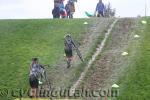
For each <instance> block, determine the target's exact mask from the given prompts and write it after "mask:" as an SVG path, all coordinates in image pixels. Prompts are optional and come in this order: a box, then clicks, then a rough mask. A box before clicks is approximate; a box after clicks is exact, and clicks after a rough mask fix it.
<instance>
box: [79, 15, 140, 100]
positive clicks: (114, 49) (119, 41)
mask: <svg viewBox="0 0 150 100" xmlns="http://www.w3.org/2000/svg"><path fill="white" fill-rule="evenodd" d="M136 25H137V19H134V18H123V19H120V20H119V21H118V22H117V23H116V25H115V27H114V29H113V31H112V32H111V36H110V37H109V39H108V42H107V45H106V47H105V50H104V51H103V52H102V54H101V55H100V56H99V57H98V59H96V61H95V62H94V64H93V65H92V68H91V69H90V71H88V73H87V75H86V77H85V78H84V80H83V81H84V83H83V84H81V85H80V86H79V87H78V88H85V89H90V90H97V89H106V90H108V89H111V86H112V85H113V84H114V83H115V82H116V81H117V80H118V78H119V76H120V75H122V73H124V72H125V70H126V68H127V67H128V64H129V62H130V61H129V58H128V56H122V55H121V53H122V52H124V51H126V50H128V46H129V44H130V43H131V42H132V41H133V40H134V33H133V32H132V31H133V29H134V28H136V27H137V26H136ZM129 56H130V55H129ZM95 99H96V100H99V99H98V98H92V99H91V98H86V100H95ZM100 100H101V99H100Z"/></svg>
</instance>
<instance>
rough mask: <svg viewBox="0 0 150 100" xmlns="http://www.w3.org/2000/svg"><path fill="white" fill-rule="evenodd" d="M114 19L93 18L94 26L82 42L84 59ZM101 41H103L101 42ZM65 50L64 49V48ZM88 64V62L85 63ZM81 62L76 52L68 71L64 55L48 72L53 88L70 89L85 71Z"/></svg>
mask: <svg viewBox="0 0 150 100" xmlns="http://www.w3.org/2000/svg"><path fill="white" fill-rule="evenodd" d="M113 20H114V19H113V18H93V19H91V21H92V24H89V25H88V26H87V27H86V29H85V34H84V37H83V38H82V40H81V41H80V46H79V50H80V51H81V53H82V55H83V58H87V57H88V56H89V55H90V53H91V52H92V50H93V48H94V47H95V44H96V43H97V41H98V39H100V38H99V37H101V38H103V36H104V31H106V29H107V28H108V27H109V25H110V24H111V23H112V22H113ZM99 41H101V40H99ZM62 50H63V48H62ZM85 62H87V61H85ZM81 63H82V62H81V61H80V59H79V58H78V56H77V55H76V52H74V58H73V62H72V66H71V67H70V68H69V69H67V65H66V62H65V59H64V56H63V55H62V56H61V57H60V58H59V59H58V61H57V64H56V65H54V66H55V67H53V68H49V69H48V70H47V77H48V80H49V81H50V82H51V86H52V87H53V88H64V89H66V88H68V87H70V86H72V84H73V83H74V82H75V81H76V80H77V79H78V78H79V76H80V74H81V72H82V71H83V70H84V66H81ZM82 67H83V68H82Z"/></svg>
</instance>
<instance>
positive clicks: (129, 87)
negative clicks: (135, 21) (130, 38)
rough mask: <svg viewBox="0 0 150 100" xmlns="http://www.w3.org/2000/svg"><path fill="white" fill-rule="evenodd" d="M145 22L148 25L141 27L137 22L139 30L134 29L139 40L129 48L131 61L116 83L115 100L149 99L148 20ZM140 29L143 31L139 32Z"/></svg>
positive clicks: (149, 47) (149, 25) (149, 19)
mask: <svg viewBox="0 0 150 100" xmlns="http://www.w3.org/2000/svg"><path fill="white" fill-rule="evenodd" d="M145 20H147V22H148V24H147V25H142V24H141V23H140V22H139V25H138V26H139V28H138V29H136V32H137V34H139V35H140V36H141V37H140V39H139V40H137V41H135V43H132V45H131V46H130V47H131V48H130V49H129V51H130V53H132V54H131V55H130V57H131V58H129V59H130V60H131V61H130V63H129V65H128V69H127V71H126V72H125V73H124V75H123V76H122V77H120V80H119V81H118V84H120V96H119V97H118V99H117V100H149V99H150V95H149V93H150V89H149V88H150V63H149V62H150V34H149V32H150V28H149V27H150V18H145ZM141 29H144V31H143V32H141ZM133 50H134V51H133ZM133 52H134V53H133Z"/></svg>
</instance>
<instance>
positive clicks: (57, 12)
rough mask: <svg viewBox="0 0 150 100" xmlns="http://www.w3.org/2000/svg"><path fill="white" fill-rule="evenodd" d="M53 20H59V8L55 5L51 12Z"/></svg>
mask: <svg viewBox="0 0 150 100" xmlns="http://www.w3.org/2000/svg"><path fill="white" fill-rule="evenodd" d="M52 14H53V18H60V8H59V7H58V6H57V5H55V6H54V9H53V10H52Z"/></svg>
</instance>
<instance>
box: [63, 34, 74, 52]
mask: <svg viewBox="0 0 150 100" xmlns="http://www.w3.org/2000/svg"><path fill="white" fill-rule="evenodd" d="M64 44H65V49H67V50H68V49H69V50H70V49H71V50H72V47H73V43H72V38H71V37H70V36H66V37H65V38H64Z"/></svg>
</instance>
